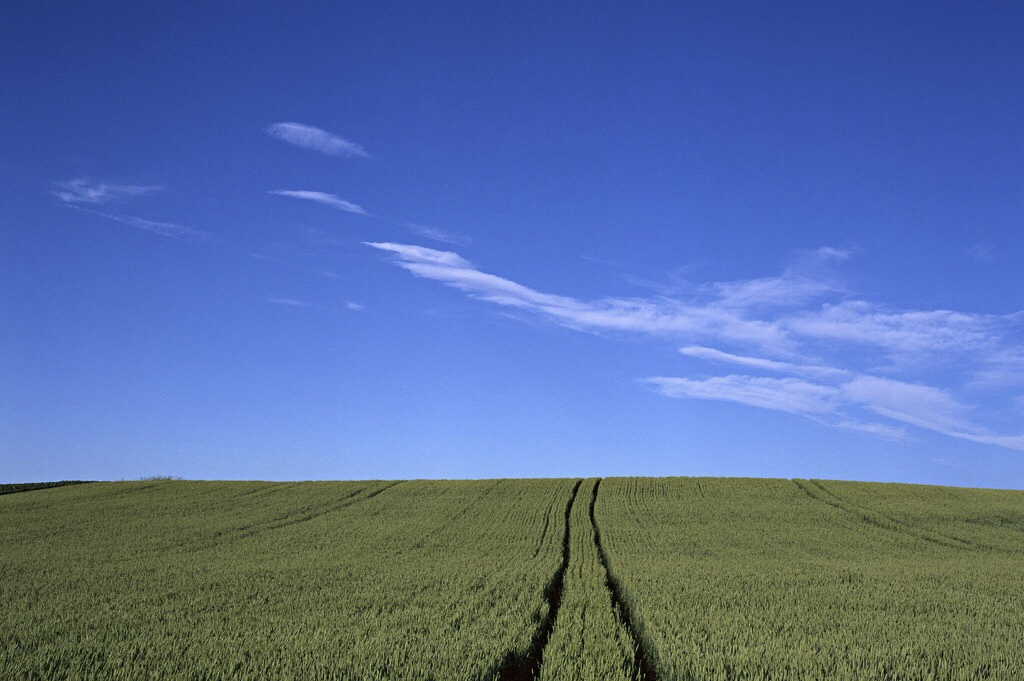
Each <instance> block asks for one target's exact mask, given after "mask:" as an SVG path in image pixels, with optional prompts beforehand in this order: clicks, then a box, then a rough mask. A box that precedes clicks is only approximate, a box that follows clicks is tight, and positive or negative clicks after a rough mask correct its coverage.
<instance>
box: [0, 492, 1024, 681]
mask: <svg viewBox="0 0 1024 681" xmlns="http://www.w3.org/2000/svg"><path fill="white" fill-rule="evenodd" d="M9 491H10V492H11V493H7V494H0V679H86V678H93V679H165V678H188V679H263V678H273V679H435V680H443V679H452V680H458V681H462V680H467V681H468V680H471V679H495V680H497V681H511V680H515V679H532V678H538V679H544V680H546V681H548V680H554V679H566V680H576V679H581V680H588V679H610V680H617V679H621V680H623V681H630V680H633V679H648V680H650V679H659V680H668V679H680V680H687V681H690V680H693V681H712V680H716V679H737V680H738V679H766V680H767V679H772V680H786V679H806V680H814V681H819V680H822V679H851V680H852V679H877V680H879V681H881V680H883V679H885V680H895V679H921V680H925V679H1000V680H1002V679H1005V680H1007V681H1010V680H1012V681H1018V680H1019V679H1021V678H1024V492H1012V491H994V490H967V489H959V488H944V487H926V486H914V485H895V484H872V483H845V482H844V483H840V482H827V481H812V480H794V481H790V480H744V479H711V478H607V479H600V480H599V479H596V478H590V479H586V480H483V481H403V482H395V481H390V482H384V481H368V482H304V483H261V482H189V481H177V480H151V481H141V482H116V483H89V484H76V485H66V486H59V487H40V488H35V489H24V490H21V489H19V490H13V489H12V490H9Z"/></svg>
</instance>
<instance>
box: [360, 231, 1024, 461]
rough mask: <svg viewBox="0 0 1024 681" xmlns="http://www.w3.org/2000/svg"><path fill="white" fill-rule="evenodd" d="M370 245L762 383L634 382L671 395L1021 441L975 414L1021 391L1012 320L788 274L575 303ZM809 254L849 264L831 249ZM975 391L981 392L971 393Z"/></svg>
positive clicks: (576, 322)
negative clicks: (895, 305)
mask: <svg viewBox="0 0 1024 681" xmlns="http://www.w3.org/2000/svg"><path fill="white" fill-rule="evenodd" d="M367 245H368V246H370V247H372V248H376V249H378V250H381V251H384V252H387V253H388V254H389V255H390V256H391V258H392V260H393V262H394V263H395V264H396V265H398V266H399V267H401V268H403V269H405V270H407V271H409V272H410V273H412V274H413V275H415V276H417V277H421V278H424V279H430V280H433V281H437V282H440V283H443V284H446V285H448V286H451V287H453V288H456V289H458V290H461V291H463V292H465V293H466V294H468V295H469V296H471V297H473V298H475V299H478V300H482V301H486V302H489V303H493V304H496V305H500V306H505V307H512V308H516V309H518V310H522V311H526V312H530V313H533V314H536V315H539V316H541V317H543V318H545V319H547V320H549V321H550V322H552V323H555V324H558V325H560V326H564V327H567V328H571V329H576V330H580V331H589V332H600V333H606V332H623V333H634V334H642V335H646V336H652V337H656V338H661V339H665V340H669V341H671V340H675V341H683V342H685V343H687V344H686V345H683V346H682V347H680V349H679V352H680V354H681V355H683V356H685V357H688V358H690V359H692V360H698V361H702V362H706V363H709V364H711V365H715V364H723V363H725V364H733V365H738V366H742V367H744V368H746V369H747V370H749V371H757V372H760V373H761V374H769V375H767V376H766V375H744V374H727V375H717V376H714V375H713V376H706V375H705V376H693V375H688V376H655V377H651V378H647V379H644V380H645V382H646V383H647V384H649V385H651V386H653V387H654V388H655V389H656V390H657V391H658V392H660V393H661V394H664V395H666V396H669V397H677V398H689V399H705V400H724V401H730V402H735V403H740V404H744V405H747V406H752V407H757V408H761V409H769V410H773V411H781V412H786V413H790V414H796V415H799V416H803V417H806V418H810V419H812V420H814V421H816V422H818V423H823V424H826V425H829V426H832V427H837V428H844V429H853V430H858V431H863V432H867V433H871V434H873V435H876V436H880V437H886V438H898V437H903V436H904V434H905V432H906V427H907V426H912V427H916V428H921V429H925V430H930V431H933V432H936V433H941V434H943V435H946V436H949V437H954V438H959V439H964V440H969V441H972V442H978V443H983V444H990V445H996V446H1000V447H1006V448H1010V449H1016V450H1020V451H1024V434H1016V433H1009V434H1007V433H1000V432H998V431H997V430H995V429H991V428H987V427H985V425H984V423H983V422H984V420H985V415H986V410H985V409H984V408H981V407H979V406H978V405H987V404H992V403H997V402H1001V401H1002V402H1006V401H1010V402H1012V401H1013V399H1014V398H1015V397H1016V395H1013V394H1006V388H1007V386H1019V385H1021V384H1024V371H1022V369H1024V367H1022V362H1021V357H1024V343H1022V342H1021V331H1022V329H1024V314H1022V313H1015V314H1009V315H987V314H977V313H968V312H956V311H951V310H895V309H890V308H887V307H886V306H884V305H881V304H878V303H871V302H868V301H863V300H856V299H846V296H847V295H848V294H847V292H845V291H844V290H843V289H842V288H841V287H838V286H836V285H835V284H834V283H833V282H830V281H828V280H826V279H822V278H815V277H811V276H807V275H801V274H798V273H796V272H794V271H784V272H783V273H782V274H781V275H779V276H777V277H768V278H761V279H753V280H746V281H738V282H712V283H709V284H705V285H703V286H697V287H693V289H692V290H693V293H692V294H690V295H688V296H675V297H667V296H662V297H642V298H641V297H629V298H623V297H606V298H600V299H596V300H582V299H579V298H575V297H572V296H566V295H558V294H552V293H545V292H541V291H537V290H535V289H532V288H530V287H528V286H525V285H523V284H520V283H518V282H516V281H513V280H511V279H507V278H504V277H500V276H497V275H494V274H490V273H488V272H484V271H482V270H481V269H479V268H478V267H476V266H475V265H473V264H472V263H471V262H469V261H468V260H466V259H465V258H463V257H462V256H461V255H459V254H458V253H454V252H452V251H442V250H437V249H432V248H427V247H423V246H416V245H411V244H400V243H393V242H367ZM817 253H818V254H819V255H820V257H821V258H830V259H833V260H845V259H847V258H848V257H849V254H848V253H847V252H845V251H838V250H837V249H821V250H820V251H818V252H817ZM714 346H718V347H714ZM723 346H725V347H727V348H729V349H722V347H723ZM732 348H736V349H738V350H740V352H737V351H733V350H732ZM984 388H989V392H988V393H986V394H980V393H979V392H978V391H980V390H983V389H984ZM969 398H977V399H975V400H974V401H973V402H972V400H971V399H969ZM974 402H977V403H978V404H977V405H976V404H974ZM879 419H882V420H881V421H879Z"/></svg>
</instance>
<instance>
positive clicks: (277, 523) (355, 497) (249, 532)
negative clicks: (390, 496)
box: [193, 480, 403, 550]
mask: <svg viewBox="0 0 1024 681" xmlns="http://www.w3.org/2000/svg"><path fill="white" fill-rule="evenodd" d="M402 482H403V481H402V480H395V481H391V482H388V483H386V484H384V485H383V486H381V487H378V488H377V489H374V490H372V491H371V492H369V493H368V494H366V495H364V496H359V495H360V494H362V493H363V492H366V491H367V490H368V489H371V488H370V487H359V488H358V489H356V490H355V491H352V492H349V493H348V494H346V495H344V496H342V497H341V499H339V500H337V501H335V502H334V503H330V504H327V505H322V506H315V507H306V508H302V509H299V510H298V511H295V512H291V513H286V514H283V515H279V516H276V517H274V518H270V519H268V520H265V521H262V522H258V523H254V524H252V525H246V526H243V527H236V528H233V529H231V530H226V531H223V532H219V533H216V534H214V535H213V537H212V539H213V541H212V543H207V544H203V545H201V546H198V547H196V548H194V549H193V550H203V549H208V548H212V547H214V546H222V545H224V544H231V543H234V542H236V541H240V540H242V539H247V538H249V537H253V536H255V535H257V534H260V533H262V532H269V531H271V530H279V529H281V528H282V527H290V526H291V525H297V524H299V523H304V522H308V521H310V520H313V519H314V518H319V517H321V516H325V515H327V514H329V513H335V512H337V511H340V510H342V509H345V508H348V507H349V506H352V505H354V504H357V503H359V502H362V501H367V500H369V499H372V498H374V497H375V496H377V495H378V494H381V493H382V492H386V491H387V490H389V489H391V488H392V487H394V486H395V485H398V484H400V483H402Z"/></svg>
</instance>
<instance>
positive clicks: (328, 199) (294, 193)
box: [270, 189, 370, 215]
mask: <svg viewBox="0 0 1024 681" xmlns="http://www.w3.org/2000/svg"><path fill="white" fill-rule="evenodd" d="M270 193H271V194H274V195H275V196H290V197H291V198H293V199H303V200H305V201H315V202H316V203H321V204H323V205H325V206H330V207H331V208H337V209H338V210H343V211H345V212H346V213H355V214H356V215H370V214H369V213H367V212H366V211H365V210H363V208H362V206H358V205H356V204H354V203H352V202H351V201H346V200H345V199H342V198H338V197H337V196H335V195H334V194H328V193H327V192H312V191H307V190H304V189H294V190H293V189H277V190H275V191H272V192H270Z"/></svg>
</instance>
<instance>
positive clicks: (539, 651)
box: [493, 480, 583, 681]
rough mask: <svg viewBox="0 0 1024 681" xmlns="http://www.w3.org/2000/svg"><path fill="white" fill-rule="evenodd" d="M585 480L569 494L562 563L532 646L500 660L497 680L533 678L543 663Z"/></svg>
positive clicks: (547, 593) (548, 588)
mask: <svg viewBox="0 0 1024 681" xmlns="http://www.w3.org/2000/svg"><path fill="white" fill-rule="evenodd" d="M582 484H583V481H582V480H577V481H576V484H575V485H573V488H572V494H571V495H569V502H568V503H567V504H566V505H565V533H564V534H563V535H562V562H561V563H560V564H559V566H558V569H557V570H555V574H554V575H553V576H552V577H551V581H550V582H548V584H547V586H546V587H544V599H545V600H546V601H547V602H548V611H547V614H546V615H545V616H544V619H543V620H542V621H541V623H540V627H539V628H538V629H537V633H536V634H534V637H533V641H531V642H530V648H529V650H527V651H526V653H525V654H519V655H516V654H510V655H508V656H507V657H506V658H505V660H504V661H503V662H502V663H501V666H500V667H499V668H498V671H497V673H496V674H494V677H493V678H495V679H497V681H532V679H534V678H536V676H537V675H538V674H539V673H540V667H541V665H542V664H543V663H544V648H545V647H547V645H548V639H550V638H551V632H552V631H553V630H554V628H555V619H557V617H558V608H559V606H561V604H562V586H563V583H564V582H565V571H566V569H567V568H568V567H569V532H570V523H569V516H570V515H571V514H572V505H573V504H574V503H575V502H576V493H577V492H579V489H580V485H582Z"/></svg>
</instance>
